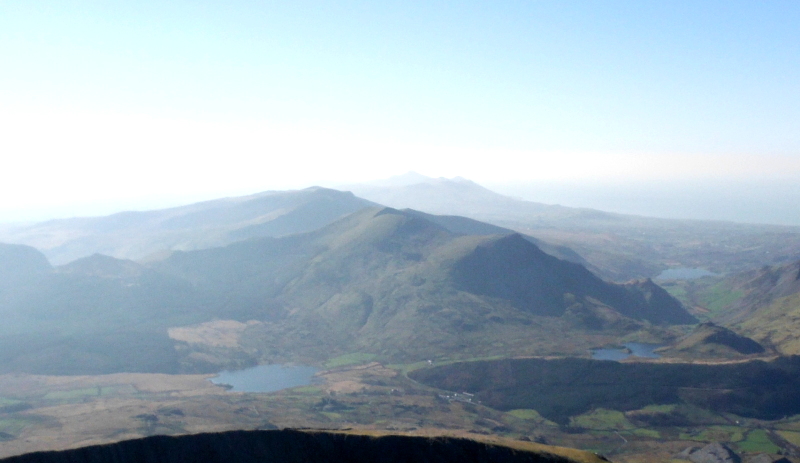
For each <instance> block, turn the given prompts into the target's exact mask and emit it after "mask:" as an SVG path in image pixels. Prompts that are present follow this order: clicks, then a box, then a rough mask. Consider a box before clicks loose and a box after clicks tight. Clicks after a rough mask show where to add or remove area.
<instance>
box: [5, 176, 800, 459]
mask: <svg viewBox="0 0 800 463" xmlns="http://www.w3.org/2000/svg"><path fill="white" fill-rule="evenodd" d="M404 188H405V187H403V188H400V189H397V188H395V189H394V190H392V191H393V193H392V194H393V195H394V196H392V197H391V198H390V199H391V201H388V202H392V203H393V204H394V205H395V206H397V207H399V208H393V207H386V206H384V205H381V204H379V203H378V201H377V200H378V199H381V197H380V196H379V195H377V193H376V194H375V195H374V196H370V197H369V198H368V199H362V198H360V197H359V196H355V195H353V194H352V193H349V192H339V191H335V190H328V189H322V188H312V189H308V190H300V191H290V192H267V193H263V194H259V195H253V196H248V197H243V198H229V199H225V200H218V201H211V202H207V203H200V204H196V205H190V206H184V207H179V208H173V209H169V210H163V211H150V212H142V213H122V214H117V215H115V216H109V217H99V218H86V219H70V220H62V221H51V222H48V223H44V224H36V225H27V226H19V227H17V228H13V227H10V228H9V227H6V228H5V229H4V230H3V232H2V233H5V234H4V235H3V234H0V241H8V242H10V243H13V244H0V315H2V316H3V320H4V323H3V324H2V326H0V455H1V456H11V455H17V454H20V453H25V452H29V451H34V450H47V449H65V448H74V447H79V446H84V445H89V444H98V443H107V442H116V441H120V440H125V439H130V438H137V437H144V436H151V435H159V434H167V435H182V434H189V433H198V432H218V431H226V430H234V429H283V428H314V429H337V430H342V429H354V430H360V431H365V432H367V431H368V432H402V433H406V434H412V435H421V436H431V435H444V434H446V435H450V436H459V437H474V438H479V439H484V440H485V439H495V438H496V439H501V440H504V442H506V441H517V442H539V443H542V444H549V445H557V446H564V447H574V448H579V449H584V450H589V451H592V452H598V453H600V454H603V455H606V456H608V457H609V458H610V459H612V460H613V461H620V462H637V461H668V460H670V459H677V460H681V458H682V457H676V455H678V454H679V453H680V452H682V451H684V450H685V449H687V448H689V447H702V446H703V445H705V444H709V443H713V442H723V443H726V445H729V446H730V447H731V448H732V449H734V450H735V451H736V452H738V453H740V454H741V455H743V456H745V457H747V458H750V457H754V456H755V455H757V454H759V453H767V454H770V455H773V456H777V455H778V454H782V455H787V456H789V457H791V458H797V457H800V437H798V436H800V405H798V403H797V399H796V398H795V397H794V396H795V394H794V391H796V390H797V387H798V386H800V384H797V378H800V368H799V367H798V366H797V357H791V356H792V355H795V354H798V353H800V352H798V351H797V346H798V344H797V341H796V339H797V338H796V336H795V335H794V333H795V332H797V331H796V330H797V329H798V328H800V326H798V325H797V320H796V319H798V317H795V315H797V314H795V312H796V311H797V308H798V305H797V297H798V294H800V286H799V285H798V284H797V281H798V280H797V278H798V277H797V275H798V274H800V273H798V270H797V264H796V262H797V261H798V260H800V258H798V256H800V230H797V229H794V228H790V227H782V228H781V227H771V226H755V225H740V224H727V223H716V222H685V221H668V220H662V219H649V218H642V217H633V216H621V215H614V214H607V213H603V212H600V211H588V210H574V209H569V208H563V207H560V206H544V205H537V204H535V203H526V202H523V201H519V200H513V199H510V198H506V199H503V198H504V197H500V198H499V199H498V196H500V195H496V194H494V193H492V192H489V191H488V190H484V189H482V187H479V186H478V185H475V184H471V182H467V181H460V180H459V181H456V180H452V181H450V180H445V179H439V180H436V181H433V180H432V179H429V180H425V181H423V184H422V186H421V187H419V189H420V191H425V192H427V193H426V194H427V195H428V196H424V195H422V194H418V195H417V196H414V195H415V194H416V193H413V194H412V193H409V192H408V191H406V190H407V188H406V190H404ZM384 193H386V192H385V191H384ZM448 195H449V196H448ZM423 197H427V198H437V201H439V202H438V203H437V202H434V203H430V202H429V203H425V202H423V201H422V198H423ZM386 198H387V197H385V196H384V197H383V199H386ZM414 201H417V202H418V203H417V204H416V205H417V206H420V209H422V210H421V211H420V210H414V209H407V208H408V207H410V206H412V205H414V204H413V203H414ZM504 202H505V203H504ZM437 208H438V209H437ZM490 211H491V213H490ZM437 212H439V213H445V215H435V214H436V213H437ZM467 212H469V213H467ZM461 213H464V215H467V216H468V217H463V216H459V215H458V214H461ZM503 214H505V215H503ZM479 219H483V220H486V222H483V221H480V220H479ZM9 230H11V231H9ZM37 247H38V249H37ZM779 249H782V251H779ZM104 252H107V254H108V255H106V254H104ZM781 252H782V254H781ZM792 259H795V260H792ZM681 267H687V268H693V269H694V268H700V269H704V270H706V271H711V272H713V273H714V275H702V276H701V275H698V277H697V278H692V279H677V278H673V279H664V278H662V279H655V280H653V279H652V278H654V277H655V276H657V275H659V274H661V272H662V271H663V270H664V269H666V268H681ZM666 275H669V273H667V274H666ZM678 276H679V277H680V275H678ZM626 343H649V344H656V345H659V346H661V347H659V348H657V349H656V350H655V351H654V355H653V356H652V357H653V358H642V357H636V356H631V357H628V358H627V359H625V360H623V361H621V362H615V361H598V360H591V356H592V352H593V350H595V349H600V348H615V349H620V350H621V351H623V352H624V350H625V349H626V347H625V346H624V345H625V344H626ZM279 364H282V365H295V366H297V365H305V366H309V367H313V368H315V369H318V373H316V375H315V376H314V379H313V381H312V382H311V383H310V384H304V385H301V386H296V387H289V388H286V389H281V390H278V391H273V392H254V391H245V390H243V391H232V390H229V389H227V388H226V387H224V386H222V385H215V384H213V383H212V382H210V381H209V378H211V377H212V376H214V375H215V374H216V373H218V372H220V371H223V370H240V369H244V368H248V367H253V366H256V365H279ZM686 455H688V454H686ZM686 455H685V456H686ZM683 460H685V458H684V459H683Z"/></svg>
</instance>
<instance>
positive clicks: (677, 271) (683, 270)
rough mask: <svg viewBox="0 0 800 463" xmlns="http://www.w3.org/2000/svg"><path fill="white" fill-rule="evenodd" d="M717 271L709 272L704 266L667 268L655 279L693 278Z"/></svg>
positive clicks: (710, 275)
mask: <svg viewBox="0 0 800 463" xmlns="http://www.w3.org/2000/svg"><path fill="white" fill-rule="evenodd" d="M717 275H719V273H714V272H709V271H708V270H706V269H704V268H689V267H680V268H668V269H666V270H664V271H663V272H661V273H659V274H658V276H657V277H656V278H655V279H656V280H694V279H695V278H702V277H713V276H717Z"/></svg>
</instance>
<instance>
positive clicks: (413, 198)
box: [341, 173, 800, 281]
mask: <svg viewBox="0 0 800 463" xmlns="http://www.w3.org/2000/svg"><path fill="white" fill-rule="evenodd" d="M341 188H343V189H347V190H350V191H352V192H354V193H355V194H356V195H358V196H359V197H362V198H366V199H368V200H370V201H375V202H377V203H380V204H383V205H386V206H390V207H394V208H398V209H403V208H411V209H415V210H420V211H424V212H428V213H432V214H444V215H458V216H465V217H469V218H472V219H476V220H480V221H484V222H489V223H491V224H494V225H498V226H501V227H505V228H510V229H513V230H516V231H519V232H522V233H524V234H526V235H530V236H533V237H536V238H538V239H541V240H543V241H545V242H547V243H550V244H551V245H563V246H566V247H568V248H570V249H573V250H574V251H576V252H577V253H578V254H580V255H581V256H583V257H584V258H585V259H586V260H587V261H588V262H590V263H591V265H593V266H594V267H595V268H596V269H598V270H599V271H600V272H601V273H602V275H603V276H604V277H605V278H609V279H613V280H615V281H625V280H628V279H632V278H644V277H655V276H656V275H658V274H659V273H660V272H661V271H662V270H664V269H667V268H673V267H688V268H698V267H699V268H704V269H707V270H712V271H714V272H717V273H730V272H737V271H743V270H747V269H752V268H758V267H760V266H762V265H765V264H769V265H774V264H779V263H784V262H788V261H792V260H796V259H800V227H787V226H772V225H752V224H738V223H732V222H719V221H700V220H672V219H659V218H650V217H642V216H633V215H624V214H615V213H609V212H603V211H598V210H593V209H585V208H571V207H564V206H559V205H548V204H542V203H537V202H532V201H524V200H521V199H516V198H511V197H508V196H504V195H501V194H498V193H495V192H493V191H491V190H488V189H486V188H484V187H482V186H480V185H478V184H476V183H474V182H472V181H469V180H466V179H463V178H454V179H446V178H436V179H434V178H429V177H425V176H422V175H419V174H415V173H409V174H406V175H403V176H398V177H394V178H392V179H389V180H387V181H383V182H372V183H369V184H358V185H346V186H343V187H341Z"/></svg>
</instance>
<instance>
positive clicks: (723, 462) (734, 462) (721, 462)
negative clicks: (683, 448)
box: [689, 442, 742, 463]
mask: <svg viewBox="0 0 800 463" xmlns="http://www.w3.org/2000/svg"><path fill="white" fill-rule="evenodd" d="M689 460H691V461H693V462H694V463H740V462H741V461H742V459H741V458H739V456H738V455H736V453H734V451H733V450H731V449H729V448H728V447H727V446H726V445H724V444H720V443H718V442H715V443H713V444H708V445H706V446H705V447H703V448H701V449H699V450H697V451H695V452H692V453H691V454H690V455H689Z"/></svg>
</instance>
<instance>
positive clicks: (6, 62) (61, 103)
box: [0, 1, 800, 224]
mask: <svg viewBox="0 0 800 463" xmlns="http://www.w3.org/2000/svg"><path fill="white" fill-rule="evenodd" d="M799 20H800V6H798V5H797V3H795V2H789V1H785V2H778V1H776V2H769V3H756V2H731V1H725V2H722V1H712V2H703V3H702V4H698V3H696V2H689V1H683V2H669V3H665V4H642V3H640V2H632V1H630V2H604V3H602V4H600V3H595V2H571V3H569V4H565V3H562V2H502V3H491V4H485V3H481V2H462V3H460V4H457V5H456V4H447V3H444V2H438V3H434V4H431V3H429V2H419V3H408V2H402V3H400V2H388V3H387V2H381V3H380V5H377V4H371V3H361V2H337V3H336V4H335V5H334V4H328V5H320V4H319V3H318V2H302V1H301V2H292V3H291V5H288V4H285V5H281V4H273V3H259V2H242V1H232V2H227V3H225V4H224V5H223V4H219V3H216V2H205V3H198V2H184V1H178V2H170V3H167V4H165V3H163V2H151V1H142V2H136V4H125V3H116V2H112V3H107V2H85V3H84V2H82V3H73V2H63V1H58V2H57V1H40V2H21V1H2V2H0V62H2V63H3V64H2V72H0V152H2V153H3V155H4V156H3V158H4V168H3V169H2V171H0V220H3V221H9V220H43V219H46V218H50V217H64V216H72V215H92V214H102V213H109V212H113V211H116V210H121V209H146V208H152V207H161V206H166V205H172V204H181V203H187V202H191V201H194V200H200V199H208V198H213V197H219V196H222V195H233V194H245V193H251V192H256V191H262V190H270V189H286V188H301V187H305V186H309V185H312V184H323V185H339V184H345V183H352V182H361V181H367V180H371V179H377V178H385V177H389V176H392V175H397V174H401V173H404V172H407V171H409V170H414V171H417V172H420V173H422V174H424V175H428V176H433V177H438V176H445V177H454V176H463V177H466V178H469V179H472V180H474V181H477V182H479V183H482V184H485V185H487V186H491V187H492V188H494V189H496V190H497V191H500V192H503V193H507V194H512V195H517V196H522V197H524V198H525V199H530V200H535V201H542V202H552V203H561V204H564V205H570V206H586V207H595V208H600V209H605V210H616V211H621V212H631V213H637V214H643V215H651V216H667V217H688V218H713V219H724V220H737V221H745V222H769V223H782V224H800V218H798V217H797V214H793V213H792V212H793V210H794V209H793V205H794V204H797V203H798V202H800V191H798V188H797V187H796V186H795V185H798V184H800V183H798V180H799V179H800V134H799V133H798V131H797V127H800V109H798V108H800V88H798V86H797V85H796V83H797V82H800V64H799V63H798V56H800V45H798V44H800V29H798V28H797V24H798V23H799Z"/></svg>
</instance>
